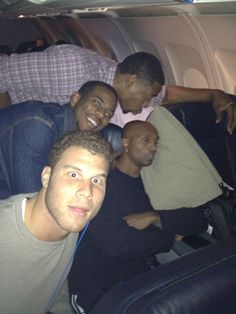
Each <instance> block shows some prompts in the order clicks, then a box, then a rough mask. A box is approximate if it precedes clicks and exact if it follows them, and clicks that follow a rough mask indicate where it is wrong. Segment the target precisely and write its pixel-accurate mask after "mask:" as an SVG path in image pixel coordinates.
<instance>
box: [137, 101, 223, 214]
mask: <svg viewBox="0 0 236 314" xmlns="http://www.w3.org/2000/svg"><path fill="white" fill-rule="evenodd" d="M148 121H149V122H151V123H152V124H153V125H154V126H155V127H156V128H157V130H158V133H159V136H160V140H159V142H158V150H157V154H156V158H155V159H154V161H153V163H152V165H150V166H148V167H144V168H143V169H142V171H141V176H142V179H143V182H144V186H145V189H146V192H147V194H148V195H149V197H150V200H151V203H152V205H153V207H154V208H159V209H175V208H180V207H196V206H199V205H202V204H204V203H206V202H208V201H209V200H211V199H213V198H215V197H217V196H219V195H220V194H221V193H222V191H221V189H220V187H219V183H221V182H222V178H221V176H220V175H219V174H218V172H217V170H216V169H215V167H214V166H213V165H212V163H211V162H210V160H209V158H208V157H207V155H206V154H205V153H204V151H203V150H202V149H201V148H200V146H199V145H198V143H197V142H196V140H195V139H194V138H193V137H192V136H191V134H190V133H189V132H188V131H187V130H186V129H185V127H184V126H183V125H182V124H181V123H180V122H179V121H178V120H177V119H176V118H175V117H174V116H173V115H172V114H171V113H170V112H169V111H168V110H167V109H166V108H164V107H162V106H158V107H156V108H155V109H154V110H153V112H152V113H151V115H150V116H149V118H148Z"/></svg>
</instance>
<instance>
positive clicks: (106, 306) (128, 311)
mask: <svg viewBox="0 0 236 314" xmlns="http://www.w3.org/2000/svg"><path fill="white" fill-rule="evenodd" d="M235 291H236V239H233V238H231V239H228V240H225V241H221V242H217V243H215V244H212V245H208V246H206V247H204V248H202V249H199V250H196V251H193V252H192V253H190V254H187V255H185V256H182V257H180V258H178V259H176V260H174V261H172V262H169V263H167V264H164V265H162V266H160V267H158V268H156V269H154V270H151V271H149V272H146V273H144V274H142V275H140V276H138V277H136V278H133V279H131V280H129V281H127V282H125V283H122V284H120V285H118V286H117V287H115V288H113V289H111V290H110V291H109V292H108V293H107V294H106V295H105V296H104V297H103V299H102V300H101V301H100V302H99V303H97V305H96V306H95V307H94V309H93V310H92V311H91V312H90V313H89V314H101V313H109V314H190V313H191V314H200V313H201V314H202V313H209V314H235V313H236V297H235Z"/></svg>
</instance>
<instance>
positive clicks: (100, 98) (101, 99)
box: [93, 95, 104, 103]
mask: <svg viewBox="0 0 236 314" xmlns="http://www.w3.org/2000/svg"><path fill="white" fill-rule="evenodd" d="M93 97H94V98H98V99H99V100H100V101H101V102H102V103H104V100H103V98H102V97H100V96H97V95H94V96H93Z"/></svg>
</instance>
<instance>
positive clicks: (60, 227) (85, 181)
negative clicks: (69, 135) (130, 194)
mask: <svg viewBox="0 0 236 314" xmlns="http://www.w3.org/2000/svg"><path fill="white" fill-rule="evenodd" d="M108 171H109V163H108V161H107V160H106V159H105V157H103V156H101V155H96V154H93V153H91V152H89V151H88V150H86V149H84V148H80V147H76V146H72V147H70V148H68V149H67V150H66V151H65V152H64V153H63V154H62V156H61V158H60V160H59V161H58V162H57V164H56V165H55V167H54V168H53V169H52V170H51V168H50V167H45V168H44V170H43V173H42V182H43V187H44V188H45V189H46V194H45V203H46V208H47V212H48V215H47V216H48V218H47V219H48V220H49V221H50V224H51V226H52V228H54V230H56V232H57V233H59V234H60V235H61V236H64V235H66V234H68V233H69V232H79V231H81V230H82V229H83V228H84V226H85V225H86V224H87V223H88V222H89V221H90V220H91V219H92V218H93V217H94V216H95V215H96V214H97V213H98V211H99V209H100V207H101V204H102V202H103V199H104V195H105V189H106V178H107V174H108Z"/></svg>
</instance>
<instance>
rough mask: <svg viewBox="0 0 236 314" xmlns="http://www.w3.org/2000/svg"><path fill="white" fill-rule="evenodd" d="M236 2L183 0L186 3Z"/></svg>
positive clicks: (228, 0) (232, 0)
mask: <svg viewBox="0 0 236 314" xmlns="http://www.w3.org/2000/svg"><path fill="white" fill-rule="evenodd" d="M235 1H236V0H183V2H184V3H215V2H235Z"/></svg>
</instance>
